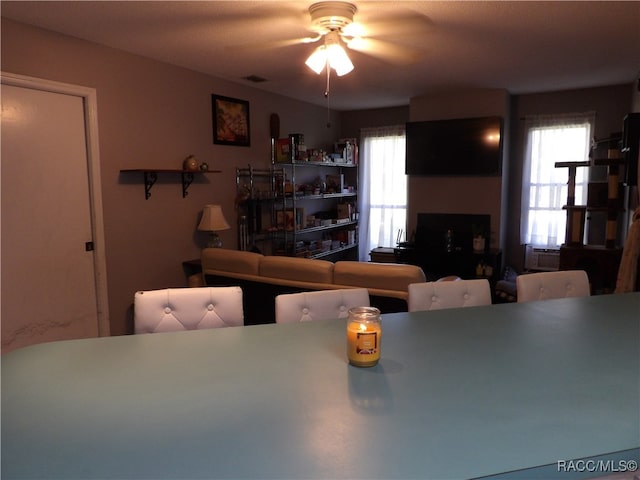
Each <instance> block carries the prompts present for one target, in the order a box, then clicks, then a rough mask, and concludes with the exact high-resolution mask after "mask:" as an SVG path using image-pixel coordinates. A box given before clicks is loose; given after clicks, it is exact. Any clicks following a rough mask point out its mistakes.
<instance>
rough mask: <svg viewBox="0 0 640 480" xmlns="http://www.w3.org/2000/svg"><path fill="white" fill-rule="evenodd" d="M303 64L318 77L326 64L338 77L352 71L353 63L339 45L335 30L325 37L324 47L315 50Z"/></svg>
mask: <svg viewBox="0 0 640 480" xmlns="http://www.w3.org/2000/svg"><path fill="white" fill-rule="evenodd" d="M305 64H306V65H307V66H308V67H309V68H310V69H311V70H313V71H314V72H316V73H317V74H318V75H319V74H320V73H321V72H322V70H323V69H324V67H325V66H326V65H327V64H328V66H329V67H330V68H333V69H334V70H335V71H336V73H337V74H338V76H339V77H341V76H343V75H346V74H347V73H349V72H350V71H352V70H353V63H351V59H350V58H349V55H347V52H346V51H345V49H344V48H343V47H342V45H341V44H340V34H339V33H338V32H337V31H335V30H334V31H331V32H329V33H328V34H327V35H325V37H324V45H321V46H319V47H318V48H316V49H315V50H314V52H313V53H312V54H311V55H310V56H309V58H307V61H306V62H305Z"/></svg>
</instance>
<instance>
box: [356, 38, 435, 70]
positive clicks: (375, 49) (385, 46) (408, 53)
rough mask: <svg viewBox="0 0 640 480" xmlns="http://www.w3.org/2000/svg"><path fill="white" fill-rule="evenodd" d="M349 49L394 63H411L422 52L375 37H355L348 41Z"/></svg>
mask: <svg viewBox="0 0 640 480" xmlns="http://www.w3.org/2000/svg"><path fill="white" fill-rule="evenodd" d="M348 47H349V49H351V50H355V51H357V52H361V53H365V54H367V55H371V56H374V57H378V58H380V59H382V60H384V61H386V62H389V63H393V64H396V65H411V64H414V63H417V62H418V61H420V59H421V58H422V57H423V53H422V52H420V51H418V50H416V49H414V48H410V47H406V46H402V45H396V44H393V43H391V42H386V41H383V40H377V39H375V38H357V39H353V40H352V41H350V42H349V43H348Z"/></svg>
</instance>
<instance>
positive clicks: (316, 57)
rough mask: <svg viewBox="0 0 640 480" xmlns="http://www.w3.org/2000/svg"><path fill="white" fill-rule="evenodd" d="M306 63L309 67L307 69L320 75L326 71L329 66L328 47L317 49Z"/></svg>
mask: <svg viewBox="0 0 640 480" xmlns="http://www.w3.org/2000/svg"><path fill="white" fill-rule="evenodd" d="M304 63H305V64H306V65H307V67H309V68H310V69H311V70H313V71H314V72H316V73H317V74H318V75H320V73H321V72H322V70H324V67H325V65H326V64H327V47H325V46H324V45H321V46H319V47H318V48H316V49H315V50H314V51H313V53H312V54H311V55H309V58H307V61H306V62H304Z"/></svg>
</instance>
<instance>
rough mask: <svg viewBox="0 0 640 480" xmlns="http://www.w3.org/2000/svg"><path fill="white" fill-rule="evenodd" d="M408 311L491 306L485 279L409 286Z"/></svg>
mask: <svg viewBox="0 0 640 480" xmlns="http://www.w3.org/2000/svg"><path fill="white" fill-rule="evenodd" d="M408 303H409V311H410V312H416V311H418V310H441V309H444V308H459V307H475V306H478V305H491V288H490V287H489V281H488V280H487V279H484V278H482V279H477V280H456V281H454V282H422V283H412V284H411V285H409V302H408Z"/></svg>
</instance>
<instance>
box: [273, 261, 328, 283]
mask: <svg viewBox="0 0 640 480" xmlns="http://www.w3.org/2000/svg"><path fill="white" fill-rule="evenodd" d="M260 276H262V277H271V278H278V279H282V280H293V281H296V282H313V283H319V284H320V283H333V263H332V262H328V261H326V260H313V259H310V258H298V257H281V256H277V255H273V256H272V255H267V256H264V257H263V258H262V260H261V261H260Z"/></svg>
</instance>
